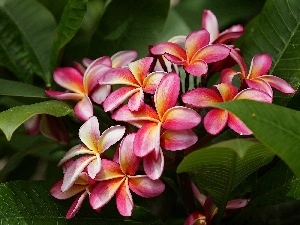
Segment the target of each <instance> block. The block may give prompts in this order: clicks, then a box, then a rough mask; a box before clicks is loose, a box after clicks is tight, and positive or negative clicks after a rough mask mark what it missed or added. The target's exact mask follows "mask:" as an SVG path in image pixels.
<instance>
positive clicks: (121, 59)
mask: <svg viewBox="0 0 300 225" xmlns="http://www.w3.org/2000/svg"><path fill="white" fill-rule="evenodd" d="M137 55H138V54H137V52H136V51H120V52H117V53H116V54H114V55H113V56H112V57H111V61H112V67H113V68H117V67H124V66H127V65H128V64H129V63H130V62H132V61H133V60H135V59H136V57H137Z"/></svg>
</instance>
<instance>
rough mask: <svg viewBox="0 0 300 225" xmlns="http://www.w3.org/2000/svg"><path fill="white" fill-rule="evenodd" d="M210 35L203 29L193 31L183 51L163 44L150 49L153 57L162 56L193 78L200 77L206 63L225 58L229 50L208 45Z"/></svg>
mask: <svg viewBox="0 0 300 225" xmlns="http://www.w3.org/2000/svg"><path fill="white" fill-rule="evenodd" d="M209 42H210V34H209V33H208V31H206V30H205V29H202V30H198V31H194V32H192V33H191V34H189V35H188V36H187V37H186V40H185V49H184V48H182V47H181V46H180V45H179V44H176V43H172V42H163V43H160V44H157V45H154V46H153V47H151V48H150V52H151V53H152V54H154V55H163V56H164V57H166V59H167V60H169V61H170V62H172V63H174V64H176V65H182V66H183V68H184V69H185V70H186V71H187V72H188V73H190V74H192V75H194V76H202V75H204V74H206V72H207V70H208V65H207V64H208V63H212V62H217V61H220V60H222V59H224V58H226V57H227V56H228V55H229V53H230V49H229V48H228V47H226V46H225V45H221V44H209Z"/></svg>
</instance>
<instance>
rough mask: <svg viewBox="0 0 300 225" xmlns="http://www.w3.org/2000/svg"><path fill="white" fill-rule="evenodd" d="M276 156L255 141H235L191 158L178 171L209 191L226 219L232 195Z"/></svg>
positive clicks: (203, 150)
mask: <svg viewBox="0 0 300 225" xmlns="http://www.w3.org/2000/svg"><path fill="white" fill-rule="evenodd" d="M273 156H274V154H273V153H272V152H271V151H269V150H268V149H267V148H266V147H265V146H263V145H262V144H261V143H259V142H257V141H255V140H254V139H232V140H228V141H224V142H220V143H218V144H215V145H211V146H209V147H206V148H202V149H199V150H197V151H194V152H192V153H190V154H189V155H187V156H186V157H185V158H184V159H183V161H182V162H181V163H180V164H179V166H178V168H177V172H178V173H182V172H188V173H189V174H190V175H191V178H192V180H193V181H194V182H195V183H196V184H197V185H198V187H199V188H200V189H201V190H205V192H207V194H208V195H209V196H211V198H212V199H213V201H214V203H215V204H216V205H217V207H218V208H219V211H218V212H219V213H220V215H221V216H222V215H223V213H222V212H224V209H225V206H226V204H227V201H228V200H229V199H228V198H229V195H230V193H231V192H232V191H233V190H234V189H235V188H236V187H237V186H238V185H239V184H240V183H241V182H242V181H243V180H245V179H246V178H247V177H248V176H249V175H250V174H251V173H253V172H254V171H256V170H257V169H259V168H260V167H262V166H263V165H266V164H267V163H269V162H270V161H271V160H272V158H273Z"/></svg>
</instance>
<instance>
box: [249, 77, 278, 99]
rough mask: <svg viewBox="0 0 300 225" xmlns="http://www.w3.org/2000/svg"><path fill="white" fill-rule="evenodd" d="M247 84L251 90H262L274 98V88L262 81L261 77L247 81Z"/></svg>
mask: <svg viewBox="0 0 300 225" xmlns="http://www.w3.org/2000/svg"><path fill="white" fill-rule="evenodd" d="M245 82H246V84H247V85H248V87H249V88H253V89H257V90H261V91H263V92H265V93H267V94H268V95H270V96H271V97H273V90H272V87H271V86H270V85H269V83H267V82H266V81H264V80H262V79H260V77H258V78H255V79H252V80H249V79H245Z"/></svg>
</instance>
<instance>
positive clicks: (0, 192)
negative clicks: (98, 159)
mask: <svg viewBox="0 0 300 225" xmlns="http://www.w3.org/2000/svg"><path fill="white" fill-rule="evenodd" d="M51 185H52V184H51V183H50V182H45V181H15V182H8V183H3V184H0V203H1V204H0V212H1V213H0V222H1V224H9V225H14V224H45V225H48V224H49V225H52V224H59V225H61V224H78V225H81V224H89V225H92V224H97V225H107V224H116V225H121V224H143V223H140V222H135V221H132V220H129V219H123V218H121V217H118V216H116V217H115V218H112V217H108V218H103V217H102V216H101V214H103V213H104V212H103V211H104V210H103V211H101V214H98V213H95V211H94V210H92V208H91V207H88V206H84V207H83V208H82V209H80V210H79V212H78V216H76V217H75V218H73V219H71V220H66V219H65V215H66V212H67V210H68V208H69V207H70V206H71V204H72V201H62V200H56V199H55V198H53V197H52V196H51V195H50V193H49V190H50V188H51ZM73 200H74V199H73ZM104 208H105V207H104Z"/></svg>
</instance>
